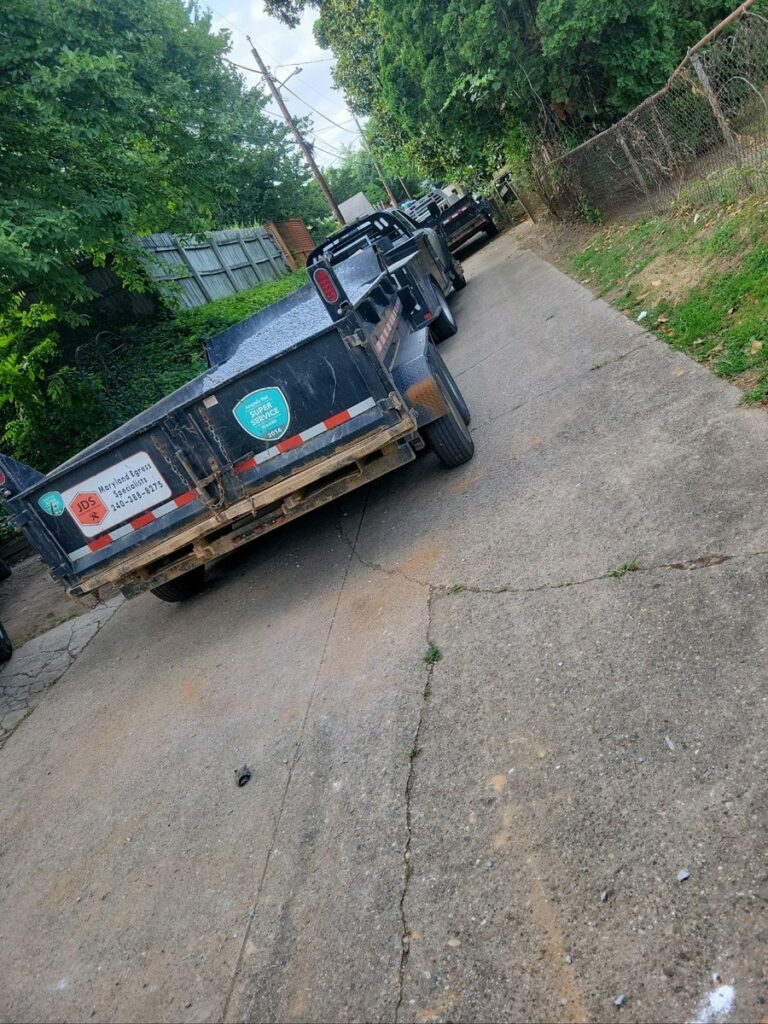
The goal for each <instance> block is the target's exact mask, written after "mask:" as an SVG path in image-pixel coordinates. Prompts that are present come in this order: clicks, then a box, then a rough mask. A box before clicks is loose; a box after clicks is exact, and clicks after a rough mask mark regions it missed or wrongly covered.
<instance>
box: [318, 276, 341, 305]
mask: <svg viewBox="0 0 768 1024" xmlns="http://www.w3.org/2000/svg"><path fill="white" fill-rule="evenodd" d="M312 280H313V281H314V283H315V287H316V288H317V289H318V291H319V292H320V294H321V295H322V296H323V298H324V299H325V301H326V302H329V303H332V302H338V301H339V292H338V289H337V288H336V285H335V284H334V283H333V278H332V277H331V275H330V274H329V273H328V271H327V270H316V271H315V273H314V274H313V275H312Z"/></svg>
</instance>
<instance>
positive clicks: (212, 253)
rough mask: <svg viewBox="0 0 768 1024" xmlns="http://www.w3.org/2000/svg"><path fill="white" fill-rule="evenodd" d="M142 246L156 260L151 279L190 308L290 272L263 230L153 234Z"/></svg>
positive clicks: (272, 240)
mask: <svg viewBox="0 0 768 1024" xmlns="http://www.w3.org/2000/svg"><path fill="white" fill-rule="evenodd" d="M138 242H139V244H140V245H141V246H142V247H143V248H144V249H147V250H148V251H149V252H150V253H152V254H153V255H154V256H156V257H157V262H154V261H153V262H154V266H153V267H151V268H150V272H151V273H152V276H153V277H154V278H155V280H157V281H160V282H162V283H163V284H166V285H171V287H172V288H174V289H175V290H177V291H178V299H179V302H180V304H181V305H182V306H185V307H187V308H188V309H191V308H194V307H195V306H204V305H205V304H206V302H212V301H213V300H214V299H223V298H225V297H226V296H227V295H234V294H235V293H236V292H241V291H244V290H245V289H246V288H252V287H253V286H254V285H255V284H260V283H261V282H264V281H275V280H277V278H278V277H282V276H283V275H284V274H287V273H289V272H290V270H289V267H288V264H287V263H286V261H285V257H284V256H283V254H282V252H281V251H280V248H279V246H278V245H277V243H276V241H275V239H274V238H273V237H272V235H271V234H270V233H269V231H266V230H265V229H264V228H245V229H243V230H239V231H211V232H209V233H208V234H206V235H204V236H203V237H202V238H179V237H178V236H177V235H150V236H149V237H148V238H140V239H138Z"/></svg>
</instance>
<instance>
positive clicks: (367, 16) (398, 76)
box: [269, 0, 731, 187]
mask: <svg viewBox="0 0 768 1024" xmlns="http://www.w3.org/2000/svg"><path fill="white" fill-rule="evenodd" d="M307 5H313V6H315V7H317V8H318V9H319V12H320V17H319V20H318V22H317V26H316V33H317V36H318V39H319V40H320V41H321V42H322V43H323V44H324V45H327V46H330V47H331V48H332V49H333V51H334V53H335V55H336V57H337V64H336V68H335V77H336V81H337V83H338V84H339V86H340V87H341V88H343V89H344V91H345V92H346V93H347V95H348V96H349V98H350V100H351V102H352V104H353V106H354V107H355V109H356V110H357V111H358V112H361V113H365V114H368V115H370V116H371V124H372V127H373V131H374V137H376V138H377V139H380V140H381V141H382V143H384V144H385V148H387V149H388V150H389V151H391V152H396V151H399V152H401V153H403V154H406V155H407V156H408V158H409V159H410V160H411V161H413V162H415V163H416V165H417V166H418V167H419V169H420V170H421V172H422V173H423V174H425V175H427V176H429V177H431V178H434V179H451V178H452V179H456V180H458V181H460V182H461V183H462V184H464V185H467V186H471V187H477V186H478V184H481V183H482V182H483V181H487V179H488V177H489V175H490V174H491V173H492V172H493V171H495V170H496V169H497V168H498V167H499V166H500V165H501V164H503V163H505V162H509V161H510V159H512V160H513V161H514V160H517V159H519V157H520V156H521V155H522V154H523V152H525V151H526V150H528V153H527V155H528V156H530V148H531V142H533V143H534V144H535V146H539V145H543V146H545V147H548V148H550V150H551V149H552V148H557V147H559V146H562V145H568V144H570V143H572V142H576V141H580V140H582V139H584V138H586V137H588V136H589V135H591V134H593V133H594V132H595V131H597V130H599V129H601V128H603V127H605V126H606V125H607V124H609V123H611V122H612V121H613V120H615V119H616V118H617V117H619V116H621V115H622V114H624V113H626V112H627V111H628V110H629V109H631V108H632V107H633V106H634V105H635V104H637V103H638V102H639V101H640V100H642V99H643V98H644V97H645V96H647V95H648V94H649V93H651V92H653V91H654V90H655V89H657V88H658V87H660V86H661V85H662V84H663V83H664V81H665V80H666V78H667V77H668V75H669V74H670V72H671V71H672V70H673V69H674V67H675V66H676V65H677V63H678V62H679V61H680V59H681V58H682V56H683V55H684V54H685V52H686V50H687V49H688V47H689V46H691V45H692V44H693V43H694V42H696V41H697V40H698V38H699V37H700V36H701V35H703V34H704V32H705V31H706V29H708V28H710V27H711V26H712V25H713V24H714V23H715V22H716V21H717V20H718V19H719V18H720V17H722V16H723V15H724V14H726V13H727V12H728V11H729V10H730V6H731V5H730V4H728V3H727V2H723V0H437V2H435V0H410V2H409V3H402V0H314V2H313V0H270V3H269V8H270V10H271V11H273V12H274V13H276V14H278V16H280V15H282V16H283V17H284V18H285V20H287V21H289V22H290V21H291V19H295V18H296V17H297V15H298V13H299V12H300V11H301V10H302V9H303V8H304V7H305V6H307ZM523 139H525V140H526V141H525V144H524V145H523V146H521V145H520V143H521V142H522V140H523Z"/></svg>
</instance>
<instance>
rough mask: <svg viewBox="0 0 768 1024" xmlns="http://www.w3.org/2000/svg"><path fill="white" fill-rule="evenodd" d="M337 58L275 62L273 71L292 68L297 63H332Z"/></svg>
mask: <svg viewBox="0 0 768 1024" xmlns="http://www.w3.org/2000/svg"><path fill="white" fill-rule="evenodd" d="M335 60H336V58H335V57H318V58H317V59H316V60H294V61H292V62H291V63H290V64H273V65H272V70H273V71H279V70H280V69H281V68H292V67H294V66H295V65H296V64H301V65H304V64H330V63H332V62H333V61H335ZM310 88H312V86H310ZM315 91H317V90H315ZM318 95H320V94H319V93H318Z"/></svg>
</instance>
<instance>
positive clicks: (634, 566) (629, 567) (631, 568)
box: [608, 558, 640, 580]
mask: <svg viewBox="0 0 768 1024" xmlns="http://www.w3.org/2000/svg"><path fill="white" fill-rule="evenodd" d="M639 568H640V566H639V564H638V562H637V559H636V558H633V559H632V561H631V562H625V563H624V564H623V565H617V566H616V568H615V569H611V571H610V572H609V573H608V575H609V576H612V577H613V578H614V579H615V580H620V579H621V578H622V577H623V576H626V575H627V573H628V572H637V570H638V569H639Z"/></svg>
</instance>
